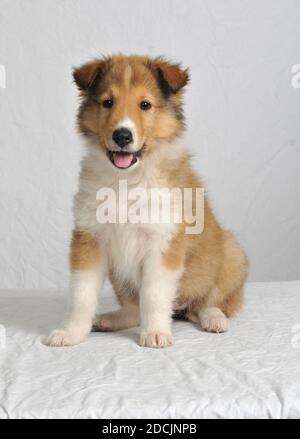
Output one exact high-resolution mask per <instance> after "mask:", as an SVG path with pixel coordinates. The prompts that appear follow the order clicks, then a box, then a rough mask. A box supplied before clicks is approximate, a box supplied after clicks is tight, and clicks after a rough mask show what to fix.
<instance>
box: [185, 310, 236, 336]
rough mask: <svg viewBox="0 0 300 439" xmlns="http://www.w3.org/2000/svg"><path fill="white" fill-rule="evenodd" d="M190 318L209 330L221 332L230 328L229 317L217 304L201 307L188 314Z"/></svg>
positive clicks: (205, 329)
mask: <svg viewBox="0 0 300 439" xmlns="http://www.w3.org/2000/svg"><path fill="white" fill-rule="evenodd" d="M187 317H188V319H189V320H191V321H192V322H194V323H198V324H200V326H201V328H202V329H204V331H207V332H215V333H221V332H226V331H228V329H229V319H228V318H227V317H226V315H225V314H224V313H223V311H222V310H221V309H220V308H217V307H215V306H210V307H205V308H200V309H198V310H194V311H192V312H190V313H188V314H187Z"/></svg>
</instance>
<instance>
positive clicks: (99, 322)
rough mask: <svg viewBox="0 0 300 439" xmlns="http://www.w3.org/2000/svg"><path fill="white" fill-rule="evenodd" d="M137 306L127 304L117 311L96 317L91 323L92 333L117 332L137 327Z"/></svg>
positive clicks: (138, 322)
mask: <svg viewBox="0 0 300 439" xmlns="http://www.w3.org/2000/svg"><path fill="white" fill-rule="evenodd" d="M139 324H140V317H139V307H138V304H135V303H132V302H127V303H124V305H123V306H122V308H120V309H119V310H118V311H114V312H109V313H106V314H98V315H96V317H95V319H94V322H93V330H94V331H118V330H120V329H127V328H132V327H134V326H139Z"/></svg>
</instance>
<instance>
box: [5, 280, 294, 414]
mask: <svg viewBox="0 0 300 439" xmlns="http://www.w3.org/2000/svg"><path fill="white" fill-rule="evenodd" d="M66 303H67V292H66V291H55V290H52V291H49V290H26V291H25V290H3V291H1V292H0V324H1V325H3V326H4V327H5V328H6V347H5V346H3V329H2V348H0V418H132V417H133V418H234V417H238V418H261V417H262V418H268V417H269V418H270V417H273V418H280V417H283V418H287V417H290V418H296V417H300V335H299V333H300V282H284V283H255V284H248V285H247V289H246V304H245V307H244V309H243V311H242V312H241V313H240V314H238V316H237V317H235V318H234V319H232V323H231V329H230V331H229V332H228V333H226V334H209V333H205V332H203V331H201V330H200V329H199V328H198V327H197V326H196V325H194V324H192V323H189V322H181V321H176V322H174V325H173V326H174V336H175V340H176V344H175V346H174V347H171V348H167V349H162V350H154V349H147V348H140V347H139V346H138V344H137V342H138V333H139V331H138V328H134V329H129V330H124V331H120V332H115V333H93V334H91V335H90V336H89V337H88V339H87V340H86V341H85V342H83V343H82V344H80V345H78V346H74V347H66V348H49V347H47V346H45V345H44V344H43V340H44V338H45V336H46V335H47V334H48V332H49V331H50V330H51V329H53V328H55V327H57V326H59V323H60V321H61V320H62V318H63V315H64V310H65V308H66ZM100 305H102V309H104V310H108V309H113V308H115V307H116V305H115V302H114V301H113V299H112V293H109V291H108V290H107V291H106V294H105V297H103V298H102V300H101V303H100ZM297 325H298V326H297Z"/></svg>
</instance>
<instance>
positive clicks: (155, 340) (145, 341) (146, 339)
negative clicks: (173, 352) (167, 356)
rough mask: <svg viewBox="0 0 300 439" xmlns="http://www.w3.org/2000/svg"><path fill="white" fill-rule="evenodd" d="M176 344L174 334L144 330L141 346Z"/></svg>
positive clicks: (160, 346)
mask: <svg viewBox="0 0 300 439" xmlns="http://www.w3.org/2000/svg"><path fill="white" fill-rule="evenodd" d="M173 344H174V338H173V336H172V334H170V333H166V332H158V331H157V332H155V331H152V332H142V333H141V337H140V346H142V347H147V348H166V347H168V346H172V345H173Z"/></svg>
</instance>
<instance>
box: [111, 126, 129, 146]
mask: <svg viewBox="0 0 300 439" xmlns="http://www.w3.org/2000/svg"><path fill="white" fill-rule="evenodd" d="M112 138H113V141H114V142H116V144H117V145H118V146H119V147H120V148H124V146H126V145H128V143H130V142H132V133H131V131H129V130H128V129H127V128H118V129H117V130H115V131H114V132H113V135H112Z"/></svg>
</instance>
